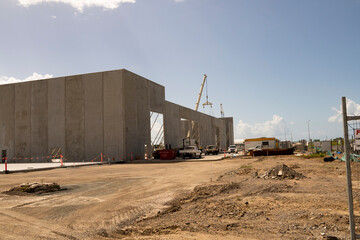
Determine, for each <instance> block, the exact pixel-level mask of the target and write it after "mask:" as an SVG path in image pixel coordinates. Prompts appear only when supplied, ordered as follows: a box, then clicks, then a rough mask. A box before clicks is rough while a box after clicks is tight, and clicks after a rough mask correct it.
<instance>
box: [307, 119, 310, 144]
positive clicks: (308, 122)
mask: <svg viewBox="0 0 360 240" xmlns="http://www.w3.org/2000/svg"><path fill="white" fill-rule="evenodd" d="M307 124H308V136H309V142H310V120H309V121H307Z"/></svg>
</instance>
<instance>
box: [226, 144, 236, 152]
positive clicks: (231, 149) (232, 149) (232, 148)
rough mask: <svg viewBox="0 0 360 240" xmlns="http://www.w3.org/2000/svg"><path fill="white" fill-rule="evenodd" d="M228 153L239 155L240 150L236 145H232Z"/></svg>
mask: <svg viewBox="0 0 360 240" xmlns="http://www.w3.org/2000/svg"><path fill="white" fill-rule="evenodd" d="M228 152H229V153H237V152H238V150H237V148H236V146H235V145H230V146H229V148H228Z"/></svg>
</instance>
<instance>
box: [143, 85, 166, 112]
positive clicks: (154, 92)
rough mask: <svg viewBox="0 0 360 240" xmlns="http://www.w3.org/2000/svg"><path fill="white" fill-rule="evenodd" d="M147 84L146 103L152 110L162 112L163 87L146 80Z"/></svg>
mask: <svg viewBox="0 0 360 240" xmlns="http://www.w3.org/2000/svg"><path fill="white" fill-rule="evenodd" d="M146 82H147V84H148V93H147V96H148V103H149V104H148V105H149V109H150V111H152V112H157V113H164V102H165V88H164V87H163V86H161V85H159V84H157V83H154V82H151V81H148V80H146Z"/></svg>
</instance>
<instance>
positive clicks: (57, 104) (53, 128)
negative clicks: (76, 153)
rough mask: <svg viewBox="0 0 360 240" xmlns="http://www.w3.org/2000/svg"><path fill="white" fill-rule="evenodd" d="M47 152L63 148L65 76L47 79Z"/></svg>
mask: <svg viewBox="0 0 360 240" xmlns="http://www.w3.org/2000/svg"><path fill="white" fill-rule="evenodd" d="M47 113H48V154H50V153H51V151H52V150H53V149H55V148H56V149H59V148H60V149H61V154H62V155H64V156H66V148H65V78H54V79H51V80H49V81H48V111H47Z"/></svg>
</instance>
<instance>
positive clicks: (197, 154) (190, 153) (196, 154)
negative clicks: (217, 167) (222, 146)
mask: <svg viewBox="0 0 360 240" xmlns="http://www.w3.org/2000/svg"><path fill="white" fill-rule="evenodd" d="M179 154H180V156H182V158H184V159H185V158H186V157H188V158H201V150H199V149H198V148H197V146H186V147H184V149H183V150H180V151H179Z"/></svg>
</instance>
